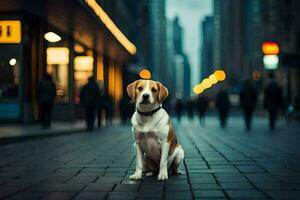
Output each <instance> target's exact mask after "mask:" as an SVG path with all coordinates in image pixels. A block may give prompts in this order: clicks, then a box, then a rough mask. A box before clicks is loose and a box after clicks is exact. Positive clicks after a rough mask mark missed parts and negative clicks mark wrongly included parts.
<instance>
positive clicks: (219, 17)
mask: <svg viewBox="0 0 300 200" xmlns="http://www.w3.org/2000/svg"><path fill="white" fill-rule="evenodd" d="M243 6H244V1H240V0H226V1H224V0H215V1H214V37H215V43H214V67H215V68H221V69H224V70H225V71H226V73H227V77H228V78H227V83H229V85H230V86H232V87H235V86H237V85H238V84H239V83H240V81H241V77H243V75H244V71H243V70H244V67H243V45H244V43H243V42H244V37H243V31H244V29H243V26H244V21H243V20H244V16H243Z"/></svg>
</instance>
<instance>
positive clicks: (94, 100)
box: [80, 76, 100, 131]
mask: <svg viewBox="0 0 300 200" xmlns="http://www.w3.org/2000/svg"><path fill="white" fill-rule="evenodd" d="M99 99H100V89H99V86H98V84H97V82H96V81H95V79H94V76H91V77H90V78H89V79H88V83H87V84H85V85H84V86H83V88H82V90H81V92H80V102H81V103H82V105H83V106H84V107H85V115H86V126H87V130H88V131H92V130H93V129H94V123H95V117H96V111H97V107H98V105H99Z"/></svg>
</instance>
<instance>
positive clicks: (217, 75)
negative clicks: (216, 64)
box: [214, 70, 226, 81]
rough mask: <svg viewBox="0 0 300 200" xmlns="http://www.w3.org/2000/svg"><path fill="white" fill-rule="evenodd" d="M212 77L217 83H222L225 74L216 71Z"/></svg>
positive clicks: (221, 71)
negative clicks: (214, 77)
mask: <svg viewBox="0 0 300 200" xmlns="http://www.w3.org/2000/svg"><path fill="white" fill-rule="evenodd" d="M214 75H215V76H216V78H217V80H218V81H224V80H225V79H226V73H225V72H224V71H223V70H216V71H215V72H214Z"/></svg>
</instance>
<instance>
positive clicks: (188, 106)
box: [186, 98, 194, 120]
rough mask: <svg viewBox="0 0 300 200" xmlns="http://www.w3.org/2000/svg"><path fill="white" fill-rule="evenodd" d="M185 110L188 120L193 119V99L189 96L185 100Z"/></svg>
mask: <svg viewBox="0 0 300 200" xmlns="http://www.w3.org/2000/svg"><path fill="white" fill-rule="evenodd" d="M186 110H187V116H188V119H189V120H193V119H194V100H193V99H192V98H189V99H187V100H186Z"/></svg>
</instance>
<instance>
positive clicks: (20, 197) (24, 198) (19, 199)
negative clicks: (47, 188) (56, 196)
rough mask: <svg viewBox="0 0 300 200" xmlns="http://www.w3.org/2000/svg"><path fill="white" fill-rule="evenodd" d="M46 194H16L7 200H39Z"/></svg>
mask: <svg viewBox="0 0 300 200" xmlns="http://www.w3.org/2000/svg"><path fill="white" fill-rule="evenodd" d="M45 195H46V193H42V192H18V193H16V194H15V195H13V196H12V197H10V198H8V200H32V199H41V198H42V197H44V196H45Z"/></svg>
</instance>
